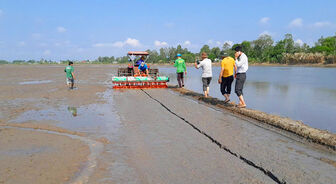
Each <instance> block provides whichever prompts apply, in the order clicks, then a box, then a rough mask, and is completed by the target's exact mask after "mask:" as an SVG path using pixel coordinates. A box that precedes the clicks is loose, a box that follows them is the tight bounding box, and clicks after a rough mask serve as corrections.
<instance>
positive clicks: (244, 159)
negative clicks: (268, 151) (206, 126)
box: [141, 89, 286, 184]
mask: <svg viewBox="0 0 336 184" xmlns="http://www.w3.org/2000/svg"><path fill="white" fill-rule="evenodd" d="M141 91H143V92H144V93H145V94H146V95H147V96H148V97H149V98H151V99H152V100H154V101H156V102H157V103H159V104H160V105H161V106H162V107H163V108H165V109H166V110H167V111H168V112H170V113H171V114H173V115H175V116H176V117H178V118H180V119H181V120H182V121H184V122H186V123H187V124H188V125H190V126H191V127H192V128H193V129H194V130H196V131H197V132H199V133H200V134H202V135H204V136H205V137H207V138H208V139H209V140H210V141H211V142H212V143H214V144H216V145H217V146H218V147H219V148H221V149H223V150H224V151H226V152H228V153H230V154H231V155H233V156H235V157H237V158H239V159H240V160H242V161H243V162H244V163H246V164H248V165H250V166H252V167H254V168H256V169H258V170H260V171H261V172H263V173H264V174H265V175H266V176H268V177H269V178H271V179H272V180H273V181H275V182H276V183H278V184H286V181H283V180H282V181H280V179H279V178H278V177H277V176H275V175H274V174H273V173H272V172H271V171H269V170H267V169H265V168H263V167H262V166H258V165H257V164H255V163H254V162H253V161H251V160H249V159H247V158H245V157H244V156H242V155H240V154H238V153H235V152H233V151H231V150H230V149H229V148H228V147H226V146H225V145H222V144H221V143H220V142H219V141H217V140H216V139H215V138H213V137H211V136H210V135H208V134H207V133H206V132H204V131H202V130H200V129H199V128H198V127H196V126H195V125H194V124H192V123H190V122H189V121H188V120H186V119H185V118H183V117H181V116H180V115H178V114H176V113H175V112H173V111H172V110H171V109H169V108H168V107H167V106H165V105H164V104H163V103H162V102H160V101H159V100H157V99H156V98H154V97H152V96H151V95H150V94H149V93H147V92H146V91H145V90H143V89H141Z"/></svg>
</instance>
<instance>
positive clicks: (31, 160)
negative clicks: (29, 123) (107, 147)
mask: <svg viewBox="0 0 336 184" xmlns="http://www.w3.org/2000/svg"><path fill="white" fill-rule="evenodd" d="M0 148H1V150H0V163H1V165H0V183H13V184H16V183H36V184H38V183H41V184H44V183H65V182H69V181H70V180H71V179H72V178H73V177H74V175H75V173H76V172H77V171H78V170H79V169H80V168H81V164H82V163H85V161H86V159H87V156H88V154H89V149H88V146H87V145H86V144H85V143H82V142H81V141H79V140H76V139H71V138H69V137H66V136H61V135H55V134H50V133H45V132H37V131H33V130H22V129H14V128H0Z"/></svg>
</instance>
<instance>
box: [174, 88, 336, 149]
mask: <svg viewBox="0 0 336 184" xmlns="http://www.w3.org/2000/svg"><path fill="white" fill-rule="evenodd" d="M170 88H171V89H173V90H174V91H177V92H179V93H181V94H183V95H186V96H191V97H193V98H195V99H197V100H200V101H203V102H205V103H208V104H211V105H215V106H217V107H220V108H223V109H226V110H229V111H231V112H232V113H235V114H240V115H243V116H247V117H249V118H252V119H255V120H258V121H260V122H263V123H267V124H269V125H272V126H275V127H277V128H280V129H283V130H286V131H289V132H292V133H294V134H296V135H299V136H301V137H304V138H306V139H308V140H311V141H313V142H316V143H319V144H322V145H325V146H327V147H329V148H331V149H333V150H336V135H335V134H333V133H330V132H328V131H325V130H319V129H316V128H312V127H309V126H307V125H305V124H304V123H303V122H301V121H295V120H292V119H290V118H285V117H281V116H277V115H271V114H267V113H265V112H261V111H257V110H253V109H248V108H243V109H242V108H237V107H236V105H234V104H231V103H227V104H226V103H224V101H222V100H219V99H217V98H213V97H209V98H205V97H204V96H203V95H201V94H199V93H196V92H193V91H190V90H187V89H184V88H176V87H174V86H170Z"/></svg>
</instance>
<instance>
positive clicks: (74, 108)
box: [68, 107, 77, 117]
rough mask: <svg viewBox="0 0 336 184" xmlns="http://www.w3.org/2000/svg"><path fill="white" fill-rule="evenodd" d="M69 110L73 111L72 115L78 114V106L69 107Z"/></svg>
mask: <svg viewBox="0 0 336 184" xmlns="http://www.w3.org/2000/svg"><path fill="white" fill-rule="evenodd" d="M68 111H69V112H71V114H72V116H74V117H76V116H77V108H76V107H68Z"/></svg>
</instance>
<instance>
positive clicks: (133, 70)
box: [112, 52, 169, 89]
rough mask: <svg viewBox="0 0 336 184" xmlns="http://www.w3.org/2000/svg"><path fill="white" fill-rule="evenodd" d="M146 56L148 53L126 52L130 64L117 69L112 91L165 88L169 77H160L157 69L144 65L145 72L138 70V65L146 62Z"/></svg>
mask: <svg viewBox="0 0 336 184" xmlns="http://www.w3.org/2000/svg"><path fill="white" fill-rule="evenodd" d="M148 55H149V53H148V52H128V53H127V56H128V57H129V61H130V63H129V64H128V66H127V67H119V68H118V73H117V75H116V76H113V77H112V83H113V89H123V88H126V89H132V88H133V89H142V88H167V82H169V77H167V76H160V75H159V69H154V68H151V67H150V66H149V64H146V65H147V67H148V69H147V72H142V71H140V70H139V65H141V62H146V59H147V58H148ZM139 58H140V59H141V60H140V59H139ZM139 60H140V61H141V62H140V63H139Z"/></svg>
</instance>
